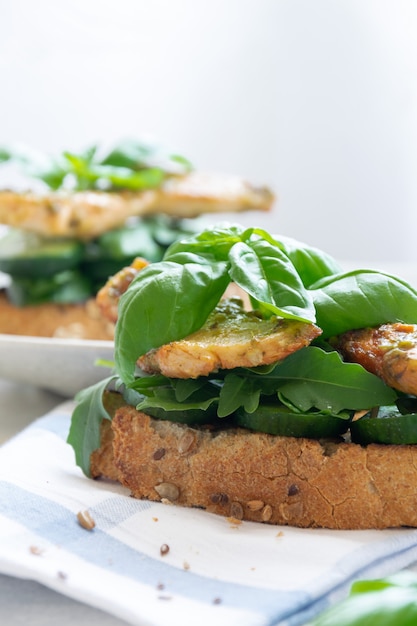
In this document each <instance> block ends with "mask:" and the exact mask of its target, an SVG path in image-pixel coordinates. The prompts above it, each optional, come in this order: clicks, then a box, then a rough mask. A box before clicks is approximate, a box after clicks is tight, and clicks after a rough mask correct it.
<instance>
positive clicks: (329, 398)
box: [268, 346, 397, 413]
mask: <svg viewBox="0 0 417 626" xmlns="http://www.w3.org/2000/svg"><path fill="white" fill-rule="evenodd" d="M268 377H269V378H274V380H275V381H276V382H277V386H278V389H279V392H280V394H281V395H282V396H284V397H285V398H287V399H288V400H289V401H290V402H291V403H292V404H293V405H294V406H295V407H297V408H298V409H299V410H300V411H308V410H309V409H311V408H313V407H314V408H316V409H319V410H320V411H328V412H331V413H339V412H340V411H342V410H343V409H352V410H358V409H367V408H371V407H373V406H378V405H381V404H393V403H394V402H395V399H396V397H397V394H396V392H394V391H393V390H392V389H390V388H389V387H387V386H386V385H385V383H383V382H382V380H381V379H380V378H378V377H377V376H375V375H374V374H370V373H369V372H367V371H366V370H365V369H364V368H363V367H362V366H361V365H358V364H357V363H344V362H343V361H342V359H341V358H340V356H339V354H338V353H337V352H335V351H334V352H325V351H324V350H322V349H321V348H317V347H315V346H308V347H307V348H303V349H301V350H298V351H297V352H294V353H293V354H291V355H290V356H288V357H287V358H286V359H284V361H282V362H281V363H279V364H278V365H277V366H276V367H275V369H274V370H273V372H271V374H269V375H268Z"/></svg>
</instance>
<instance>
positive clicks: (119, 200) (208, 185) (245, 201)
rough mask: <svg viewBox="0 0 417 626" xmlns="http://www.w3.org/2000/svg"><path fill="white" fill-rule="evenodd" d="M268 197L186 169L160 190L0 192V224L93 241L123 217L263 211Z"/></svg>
mask: <svg viewBox="0 0 417 626" xmlns="http://www.w3.org/2000/svg"><path fill="white" fill-rule="evenodd" d="M273 201H274V196H273V194H272V193H271V192H270V191H269V190H268V189H266V188H263V187H262V188H257V187H253V186H252V185H250V184H249V183H247V182H245V181H243V180H242V179H240V178H237V177H230V176H222V175H217V174H203V173H199V172H192V173H190V174H187V175H186V176H181V177H171V178H168V179H167V180H166V181H165V183H164V185H163V186H162V187H161V188H160V189H155V190H147V191H142V192H136V193H135V192H129V191H122V192H105V191H77V192H72V193H71V192H50V193H47V194H43V195H42V194H36V193H30V192H29V193H26V194H19V193H16V192H13V191H0V224H7V225H8V226H14V227H16V228H23V229H25V230H29V231H33V232H35V233H38V234H39V235H43V236H46V237H76V238H79V239H86V240H88V239H93V238H94V237H97V236H99V235H101V234H102V233H104V232H107V231H108V230H111V229H113V228H117V227H118V226H121V225H122V224H124V223H125V222H126V220H127V219H128V218H129V217H145V216H148V215H153V214H156V213H165V214H167V215H171V216H174V217H179V218H181V217H195V216H197V215H200V214H202V213H222V212H227V211H229V212H238V211H248V210H260V211H268V210H269V209H270V208H271V206H272V204H273Z"/></svg>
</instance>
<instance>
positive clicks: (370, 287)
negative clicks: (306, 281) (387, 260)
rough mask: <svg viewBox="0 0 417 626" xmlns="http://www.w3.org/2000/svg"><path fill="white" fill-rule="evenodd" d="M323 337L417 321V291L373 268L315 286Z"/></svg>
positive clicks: (320, 282) (318, 317) (313, 286)
mask: <svg viewBox="0 0 417 626" xmlns="http://www.w3.org/2000/svg"><path fill="white" fill-rule="evenodd" d="M311 295H312V298H313V301H314V305H315V308H316V315H317V324H318V325H319V326H320V328H322V329H323V335H322V337H323V338H326V337H332V336H334V335H339V334H340V333H343V332H345V331H347V330H353V329H355V328H365V327H369V326H377V325H378V324H383V323H386V322H406V323H415V321H416V320H417V291H416V290H415V289H413V288H412V287H411V286H410V285H408V284H407V283H406V282H405V281H403V280H401V279H399V278H396V277H395V276H391V275H389V274H384V273H382V272H377V271H373V270H356V271H353V272H347V273H345V274H339V275H337V276H335V277H333V278H327V279H323V280H321V281H319V282H318V283H315V284H314V285H312V287H311Z"/></svg>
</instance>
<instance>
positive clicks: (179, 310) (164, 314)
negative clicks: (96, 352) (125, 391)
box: [115, 261, 229, 385]
mask: <svg viewBox="0 0 417 626" xmlns="http://www.w3.org/2000/svg"><path fill="white" fill-rule="evenodd" d="M228 282H229V277H228V274H227V266H226V264H225V263H215V264H212V265H197V264H194V263H187V264H185V265H179V264H178V263H172V262H170V261H162V262H160V263H154V264H151V265H149V266H148V267H145V268H144V269H143V270H142V271H141V272H140V273H139V274H138V275H137V277H136V278H135V280H134V281H133V282H132V283H131V284H130V286H129V289H128V290H127V291H126V292H125V293H124V294H123V296H122V297H121V299H120V303H119V317H118V321H117V324H116V333H115V345H116V354H115V363H116V369H117V372H118V374H119V376H120V377H121V379H122V380H123V382H124V383H125V384H127V385H128V384H131V383H132V382H133V381H134V371H135V363H136V360H137V359H138V357H139V356H141V355H142V354H145V353H146V352H148V351H149V350H151V349H152V348H158V347H159V346H162V345H163V344H166V343H169V342H170V341H174V340H179V339H182V338H183V337H186V336H187V335H189V334H191V333H192V332H194V331H196V330H198V329H199V328H201V326H202V325H203V324H204V322H205V321H206V319H207V317H208V316H209V314H210V313H211V311H212V310H213V309H214V308H215V306H216V304H217V303H218V301H219V300H220V298H221V296H222V294H223V293H224V290H225V289H226V286H227V284H228Z"/></svg>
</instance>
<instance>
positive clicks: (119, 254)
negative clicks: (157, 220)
mask: <svg viewBox="0 0 417 626" xmlns="http://www.w3.org/2000/svg"><path fill="white" fill-rule="evenodd" d="M137 256H141V257H144V258H145V259H147V260H148V261H150V262H155V261H160V260H161V259H162V256H163V248H162V247H161V246H159V245H158V244H157V243H156V242H155V241H154V239H153V238H152V237H151V234H150V232H149V229H148V228H147V227H146V226H145V225H144V224H142V223H139V224H136V225H134V226H126V227H123V228H118V229H116V230H112V231H109V232H107V233H105V234H104V235H101V237H99V238H97V239H96V240H95V241H93V242H91V243H89V244H88V245H87V246H86V248H85V254H84V258H83V261H82V269H83V271H84V272H85V273H86V274H87V275H88V276H89V277H90V278H91V279H92V280H95V281H97V282H101V283H104V282H105V281H106V280H107V279H108V277H109V276H113V275H114V274H116V272H118V271H119V270H121V269H122V268H123V267H126V266H127V265H130V263H131V262H132V261H133V259H134V258H135V257H137Z"/></svg>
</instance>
